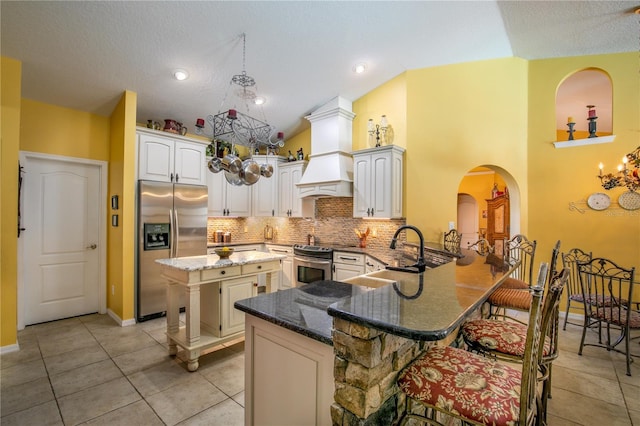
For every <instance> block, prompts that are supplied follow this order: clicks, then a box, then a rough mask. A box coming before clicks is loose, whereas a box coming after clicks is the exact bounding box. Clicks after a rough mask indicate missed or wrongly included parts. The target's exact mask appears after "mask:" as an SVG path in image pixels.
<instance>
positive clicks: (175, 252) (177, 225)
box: [173, 207, 180, 257]
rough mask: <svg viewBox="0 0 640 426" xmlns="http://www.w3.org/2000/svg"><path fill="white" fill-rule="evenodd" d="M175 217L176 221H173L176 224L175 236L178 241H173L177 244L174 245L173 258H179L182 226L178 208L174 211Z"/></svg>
mask: <svg viewBox="0 0 640 426" xmlns="http://www.w3.org/2000/svg"><path fill="white" fill-rule="evenodd" d="M173 216H174V220H173V221H174V222H175V224H176V227H175V234H174V235H175V236H176V239H175V240H173V241H174V243H175V244H174V247H175V250H174V252H173V257H178V249H179V247H178V241H180V224H179V223H178V208H177V207H176V208H175V209H173Z"/></svg>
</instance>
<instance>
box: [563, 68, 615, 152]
mask: <svg viewBox="0 0 640 426" xmlns="http://www.w3.org/2000/svg"><path fill="white" fill-rule="evenodd" d="M587 105H594V109H595V111H596V116H597V119H596V120H595V123H596V135H597V136H608V135H612V134H613V120H612V117H613V111H612V105H613V83H612V80H611V76H610V75H609V74H608V73H607V72H606V71H605V70H603V69H601V68H585V69H581V70H578V71H575V72H573V73H572V74H569V75H568V76H567V77H565V78H564V79H563V80H562V81H561V82H560V84H559V85H558V88H557V90H556V133H557V140H558V141H566V140H567V139H568V132H567V130H568V129H569V127H568V126H567V123H568V122H569V121H571V120H572V121H573V122H575V125H574V127H573V128H574V135H573V137H574V139H585V138H588V136H589V120H588V119H587V118H588V113H589V109H588V108H587Z"/></svg>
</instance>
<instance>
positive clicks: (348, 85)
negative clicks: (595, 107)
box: [0, 0, 640, 135]
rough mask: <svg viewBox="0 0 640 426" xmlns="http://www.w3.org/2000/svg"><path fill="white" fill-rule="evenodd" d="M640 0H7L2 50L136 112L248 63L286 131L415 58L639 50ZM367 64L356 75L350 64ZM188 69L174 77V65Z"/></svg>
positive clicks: (221, 88) (209, 89)
mask: <svg viewBox="0 0 640 426" xmlns="http://www.w3.org/2000/svg"><path fill="white" fill-rule="evenodd" d="M638 7H640V1H638V0H636V1H553V2H552V1H512V2H507V1H497V2H496V1H470V2H467V1H445V2H440V1H411V2H409V1H407V2H387V1H377V2H364V1H359V2H346V1H341V2H325V1H322V2H320V1H318V2H311V1H305V2H297V1H285V2H270V1H258V2H237V1H234V2H231V1H210V2H205V1H202V2H200V1H191V2H178V1H166V2H128V1H115V2H98V1H92V2H89V1H84V2H64V1H55V2H38V1H17V2H13V1H2V2H0V13H1V39H0V40H1V45H0V47H1V53H2V55H3V56H8V57H12V58H15V59H18V60H20V61H22V70H23V78H22V92H23V96H24V97H25V98H28V99H33V100H38V101H42V102H46V103H51V104H55V105H60V106H64V107H69V108H73V109H78V110H83V111H89V112H93V113H97V114H101V115H109V114H110V113H111V111H112V110H113V108H114V106H115V104H116V102H117V100H118V99H119V98H120V96H121V94H122V92H123V90H132V91H134V92H136V93H137V94H138V111H137V114H138V117H137V120H138V121H139V122H145V121H146V120H147V119H155V120H163V119H165V118H173V119H177V120H178V121H182V122H184V123H185V125H186V126H187V127H189V128H190V129H192V128H193V123H194V121H195V119H196V118H198V117H204V116H206V115H207V114H211V113H217V112H218V111H220V110H226V109H228V108H229V107H232V106H236V107H237V108H238V109H240V110H244V106H242V105H231V104H232V103H234V104H235V103H237V101H235V97H234V95H233V93H232V92H230V91H229V81H230V79H231V76H232V75H234V74H239V73H241V71H242V69H243V62H242V43H241V38H240V34H242V33H246V72H247V74H248V75H250V76H252V77H254V78H255V79H256V82H257V92H258V95H260V96H264V97H266V98H267V103H266V104H265V105H264V106H263V107H262V108H261V110H260V109H258V107H255V106H253V107H252V108H251V111H250V112H251V113H252V115H254V116H256V117H258V118H263V117H264V118H266V119H267V120H268V121H269V122H270V123H271V124H273V125H275V126H276V127H277V128H278V129H279V130H283V131H285V132H286V133H287V135H292V134H295V133H297V132H299V131H300V130H301V129H303V128H306V127H307V126H308V123H307V122H306V120H304V116H305V115H307V114H309V113H310V112H311V111H312V110H313V109H315V108H317V107H318V106H320V105H322V104H324V103H325V102H327V101H328V100H330V99H332V98H333V97H335V96H337V95H341V96H343V97H345V98H347V99H349V100H352V101H355V100H356V99H358V98H359V97H360V96H362V95H364V94H365V93H367V92H369V91H371V90H372V89H374V88H375V87H377V86H379V85H380V84H382V83H384V82H385V81H388V80H389V79H391V78H393V77H395V76H397V75H398V74H400V73H402V72H404V71H406V70H409V69H416V68H423V67H431V66H437V65H443V64H451V63H459V62H467V61H476V60H483V59H493V58H503V57H512V56H516V57H521V58H524V59H540V58H551V57H565V56H577V55H590V54H602V53H617V52H630V51H638V50H639V49H640V39H639V36H640V15H636V14H633V10H634V9H636V8H638ZM358 62H365V63H366V64H367V71H366V72H365V73H364V74H360V75H357V74H355V73H354V72H353V67H354V65H355V64H356V63H358ZM177 68H184V69H186V70H187V71H188V72H189V73H190V77H189V79H187V80H185V81H182V82H178V81H176V80H174V79H173V78H172V71H173V70H174V69H177Z"/></svg>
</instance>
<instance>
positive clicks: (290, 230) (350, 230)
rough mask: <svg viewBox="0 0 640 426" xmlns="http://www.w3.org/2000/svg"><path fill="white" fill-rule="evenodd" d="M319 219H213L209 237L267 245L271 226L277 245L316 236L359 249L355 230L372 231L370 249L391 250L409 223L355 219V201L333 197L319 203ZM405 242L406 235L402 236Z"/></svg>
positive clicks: (304, 241) (324, 242)
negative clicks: (217, 234)
mask: <svg viewBox="0 0 640 426" xmlns="http://www.w3.org/2000/svg"><path fill="white" fill-rule="evenodd" d="M315 203H316V206H315V211H316V217H315V219H312V218H284V217H274V218H271V217H247V218H218V217H215V218H214V217H211V218H209V222H208V226H207V237H208V240H209V242H210V243H212V242H214V237H213V236H214V233H215V232H216V231H217V230H220V231H223V232H230V233H231V242H234V241H242V242H249V243H250V242H263V241H264V229H265V226H266V225H270V226H272V227H273V230H274V239H273V241H274V242H282V243H287V244H288V243H291V244H307V235H309V234H312V233H313V234H314V235H315V237H316V238H315V239H316V245H346V246H357V245H358V243H359V239H358V237H357V235H356V233H355V230H354V229H358V230H360V231H362V232H364V231H365V230H366V229H367V227H368V228H369V229H370V232H369V236H368V237H367V247H369V248H372V249H376V248H386V247H389V243H390V242H391V238H392V237H393V233H394V232H395V231H396V229H398V227H400V226H402V225H404V224H405V220H404V219H380V220H373V219H358V218H354V217H353V198H350V197H329V198H318V199H317V200H316V202H315ZM401 239H404V233H403V234H402V235H401Z"/></svg>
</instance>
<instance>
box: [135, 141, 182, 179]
mask: <svg viewBox="0 0 640 426" xmlns="http://www.w3.org/2000/svg"><path fill="white" fill-rule="evenodd" d="M174 147H175V144H174V143H173V140H170V139H166V138H162V137H159V136H153V135H147V134H139V135H138V150H139V151H138V152H139V153H138V156H139V158H138V177H139V179H145V180H154V181H158V182H173V161H174Z"/></svg>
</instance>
